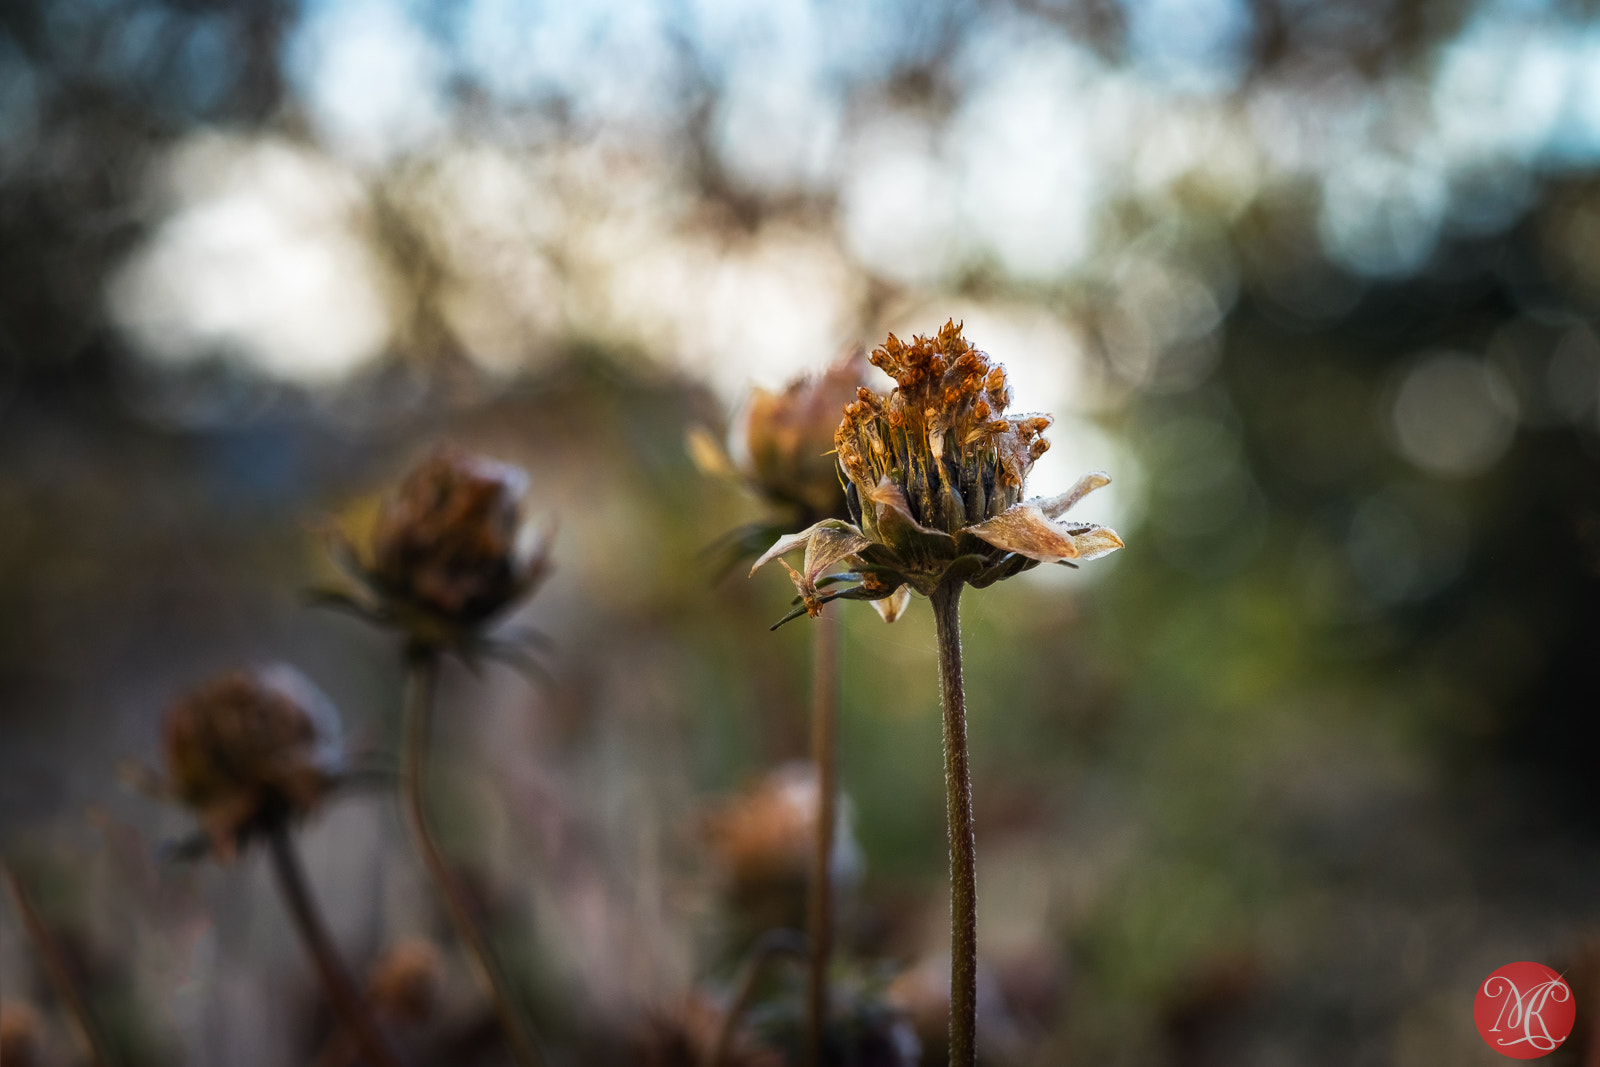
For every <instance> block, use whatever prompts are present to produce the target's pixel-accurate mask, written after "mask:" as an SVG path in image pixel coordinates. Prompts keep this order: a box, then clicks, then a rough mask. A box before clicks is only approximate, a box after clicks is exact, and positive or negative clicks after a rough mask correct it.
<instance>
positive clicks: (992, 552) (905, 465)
mask: <svg viewBox="0 0 1600 1067" xmlns="http://www.w3.org/2000/svg"><path fill="white" fill-rule="evenodd" d="M871 360H872V363H873V365H874V366H876V367H878V368H879V369H880V370H882V371H884V372H885V373H887V374H888V375H889V376H890V377H892V378H893V379H894V381H895V386H894V388H893V389H891V390H890V391H889V393H888V395H882V394H879V393H876V392H874V391H873V390H871V389H869V388H866V387H862V388H860V389H859V390H857V393H856V399H855V400H854V401H852V402H851V403H850V404H849V405H847V406H846V407H845V409H844V419H843V421H842V422H841V423H840V425H839V428H838V430H837V432H836V433H835V436H834V441H835V445H836V447H837V450H838V456H839V467H840V470H841V471H843V473H844V476H845V478H846V480H847V482H848V484H847V486H846V493H845V496H846V503H847V505H848V507H849V509H850V518H851V520H852V521H851V522H844V521H841V520H837V519H824V520H822V521H819V522H817V523H815V524H814V525H812V526H811V527H810V528H808V529H806V530H802V531H801V532H799V533H796V534H789V535H786V536H784V537H781V538H779V539H778V541H777V543H776V544H774V545H773V546H772V547H771V548H770V549H768V550H767V552H766V554H765V555H763V556H762V557H761V558H760V559H759V560H757V561H756V566H757V567H760V566H761V565H762V564H764V563H767V562H768V561H770V560H772V559H775V558H777V557H778V556H781V555H784V554H786V553H788V552H790V551H793V550H794V549H797V548H801V547H804V548H805V550H806V554H805V563H804V565H803V566H802V567H801V568H800V569H799V570H795V569H794V568H792V567H791V568H790V574H791V576H792V577H793V579H794V582H795V587H796V588H797V589H798V590H799V593H800V605H801V606H800V607H799V608H797V609H796V610H795V611H794V612H791V613H790V615H789V616H787V617H786V618H785V619H783V620H781V622H787V621H788V619H790V618H795V617H797V616H798V615H799V614H801V613H802V612H804V613H807V614H810V615H816V614H817V613H818V612H820V611H821V609H822V606H823V605H824V604H826V603H828V602H829V601H832V600H840V599H849V600H870V601H873V602H874V603H876V604H878V605H879V608H880V611H881V612H882V614H883V615H884V617H885V618H888V619H890V620H891V621H892V619H893V618H894V616H896V615H898V614H899V613H900V611H902V610H903V609H904V607H905V604H906V602H907V599H908V597H909V594H910V593H911V592H917V593H920V594H922V595H924V596H927V595H929V594H931V593H932V592H933V591H934V590H935V589H937V588H939V587H940V586H941V585H945V584H947V583H951V582H965V583H966V584H969V585H972V586H976V587H982V586H986V585H990V584H992V583H994V582H997V581H999V580H1001V579H1002V578H1009V577H1011V576H1012V575H1014V574H1019V573H1021V572H1022V571H1025V570H1029V569H1031V568H1033V567H1036V566H1038V565H1039V564H1040V563H1067V564H1069V565H1074V566H1075V565H1076V563H1077V562H1079V561H1083V560H1090V559H1095V558H1098V557H1100V556H1103V555H1106V554H1107V553H1109V552H1114V551H1116V550H1117V549H1119V548H1121V547H1122V539H1121V538H1120V537H1118V536H1117V535H1116V533H1115V532H1114V531H1112V530H1109V529H1106V528H1104V527H1101V526H1096V525H1094V524H1092V523H1079V522H1065V521H1058V520H1059V519H1060V517H1061V516H1062V515H1063V514H1064V513H1065V512H1066V511H1067V510H1068V509H1069V508H1070V507H1072V506H1073V505H1074V504H1076V503H1077V502H1078V501H1079V500H1080V499H1082V498H1083V496H1084V495H1086V494H1087V493H1089V492H1091V491H1093V490H1095V489H1098V488H1100V487H1101V486H1103V485H1106V484H1107V483H1109V482H1110V481H1111V479H1110V478H1108V477H1106V476H1105V475H1104V474H1100V473H1098V472H1097V473H1094V474H1089V475H1085V476H1084V477H1083V478H1082V479H1080V480H1079V481H1078V483H1077V484H1076V485H1075V486H1073V487H1072V489H1070V490H1069V491H1067V492H1066V493H1063V494H1062V495H1061V496H1058V497H1052V498H1049V499H1042V498H1035V499H1031V500H1025V499H1024V497H1023V491H1024V487H1025V484H1026V481H1027V477H1028V471H1029V470H1030V469H1031V468H1032V466H1033V464H1034V461H1035V460H1037V459H1038V458H1039V457H1040V456H1042V455H1044V453H1045V451H1046V450H1047V449H1048V448H1049V447H1050V445H1049V442H1048V441H1046V440H1045V438H1044V436H1043V434H1044V431H1045V430H1046V429H1047V428H1048V427H1049V426H1050V423H1051V419H1050V416H1048V415H1019V414H1007V413H1006V409H1007V408H1008V407H1009V406H1010V403H1011V388H1010V386H1009V385H1008V384H1007V382H1006V373H1005V368H1004V367H1002V366H1000V365H999V364H998V363H995V362H993V361H992V360H991V359H990V358H989V356H988V355H987V354H986V353H984V352H982V351H980V350H979V349H977V348H975V347H974V346H973V345H972V343H971V342H969V341H968V340H967V339H966V338H965V337H963V336H962V334H961V327H960V326H958V325H956V324H955V323H954V322H953V321H952V322H947V323H945V325H944V328H943V329H941V330H940V331H939V332H938V334H937V335H935V336H933V337H921V336H919V337H915V338H913V339H912V341H911V343H910V344H907V343H905V342H903V341H901V340H900V339H899V338H898V337H895V336H894V335H893V334H890V335H889V339H888V340H887V341H886V342H884V344H883V345H882V346H881V347H880V348H878V349H877V350H876V351H874V352H873V353H872V356H871ZM841 564H842V565H844V566H845V567H846V568H847V569H846V570H845V571H844V572H842V573H841V574H829V573H828V572H829V571H830V570H832V569H833V568H835V567H836V566H839V565H841ZM786 566H787V564H786ZM823 579H832V583H831V584H833V585H834V588H832V589H830V590H829V591H828V592H826V593H824V592H821V589H822V588H823V586H822V585H820V584H819V582H822V580H823ZM844 579H853V580H855V582H856V584H855V585H852V586H847V587H846V586H840V585H839V584H838V583H839V582H840V581H842V580H844ZM781 622H780V625H781Z"/></svg>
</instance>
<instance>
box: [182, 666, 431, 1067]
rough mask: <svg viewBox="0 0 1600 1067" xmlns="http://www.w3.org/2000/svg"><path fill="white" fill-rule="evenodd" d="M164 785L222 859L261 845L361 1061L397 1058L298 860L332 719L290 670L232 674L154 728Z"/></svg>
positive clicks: (338, 762)
mask: <svg viewBox="0 0 1600 1067" xmlns="http://www.w3.org/2000/svg"><path fill="white" fill-rule="evenodd" d="M162 736H163V749H164V755H165V757H166V762H167V773H168V776H169V788H170V791H171V792H172V794H173V795H174V796H176V797H177V798H178V799H179V800H181V801H182V802H183V803H184V804H186V805H187V806H188V807H189V808H190V809H191V810H192V811H194V813H195V815H196V817H197V818H199V820H200V821H201V823H202V825H203V826H204V828H205V832H206V835H207V837H208V838H209V840H210V842H211V844H212V851H213V852H214V853H215V854H216V855H217V856H218V858H220V859H227V858H229V857H231V856H233V855H234V853H235V851H236V850H237V849H238V848H240V847H242V846H243V845H246V844H248V843H250V842H251V841H253V840H255V839H258V838H259V839H264V840H265V841H266V842H267V845H268V848H269V850H270V853H271V856H272V864H273V872H274V873H275V874H276V876H277V879H278V886H279V889H280V890H281V891H282V893H283V897H284V901H285V903H286V904H287V905H288V907H289V914H290V917H291V919H292V920H293V921H294V924H295V928H296V929H297V930H298V931H299V933H300V937H301V940H302V941H303V942H304V944H305V946H306V950H307V952H308V953H309V954H310V956H311V959H312V963H313V964H314V965H315V967H316V970H317V974H318V976H319V977H320V978H321V980H322V984H323V987H324V989H325V990H326V991H327V994H328V999H329V1000H330V1001H331V1002H332V1004H333V1007H334V1010H335V1011H336V1012H337V1013H338V1015H339V1019H340V1022H341V1023H342V1024H343V1025H344V1027H345V1029H346V1030H347V1031H348V1032H349V1033H350V1034H351V1035H352V1036H353V1037H354V1039H355V1040H356V1042H357V1043H358V1044H359V1046H360V1048H361V1052H362V1055H363V1056H364V1057H365V1058H366V1059H367V1061H368V1062H369V1063H371V1064H374V1065H381V1067H394V1065H397V1064H398V1063H399V1062H400V1060H399V1057H398V1056H397V1055H396V1054H395V1052H394V1050H393V1048H392V1047H391V1046H390V1043H389V1040H388V1038H387V1037H386V1036H385V1035H384V1033H383V1032H382V1030H380V1029H379V1028H378V1025H377V1023H376V1021H374V1019H373V1017H372V1012H371V1010H370V1008H369V1007H368V1005H367V1003H366V1001H365V1000H364V999H363V998H362V996H361V993H360V992H359V991H358V990H357V988H356V985H355V982H354V980H353V979H352V978H351V977H350V974H349V971H348V970H346V968H345V966H344V963H343V961H342V960H341V959H340V958H339V955H338V951H337V949H336V948H335V947H334V944H333V938H332V937H331V936H330V935H329V933H328V929H327V924H326V923H325V922H324V921H323V919H322V915H321V913H320V912H319V911H318V910H317V906H316V903H315V902H314V901H313V899H312V897H311V891H310V888H309V886H308V885H307V884H306V878H305V871H304V870H303V869H302V867H301V864H300V857H299V853H298V852H297V851H296V849H295V845H294V839H293V837H292V834H291V829H292V827H293V825H294V824H295V823H296V822H297V821H298V820H300V819H302V818H304V817H306V816H308V815H310V814H312V813H313V812H315V811H316V810H317V808H318V807H319V806H320V804H321V802H322V800H323V798H324V797H325V796H326V795H327V794H328V792H329V791H330V789H331V788H332V786H333V785H334V784H335V782H336V781H337V776H338V773H339V770H340V768H341V767H342V764H343V753H342V747H341V741H340V729H339V718H338V715H337V713H336V712H335V711H334V709H333V706H332V704H330V703H329V702H328V700H327V698H326V697H324V696H323V695H322V694H321V693H320V692H319V691H318V690H317V688H316V687H315V686H314V685H312V684H311V682H310V681H308V680H307V679H306V678H305V677H304V676H302V675H301V674H299V672H297V671H295V670H294V669H293V668H291V667H286V666H281V665H279V666H273V667H268V668H265V669H261V670H255V671H235V672H232V673H230V674H226V675H223V676H222V677H220V678H217V679H215V680H213V681H211V682H208V683H206V684H204V685H202V686H200V687H198V688H196V689H194V690H193V691H191V692H190V693H188V694H186V695H185V696H183V697H182V698H180V699H179V700H178V701H177V702H176V703H174V704H173V705H172V707H171V709H170V710H169V711H168V713H167V718H166V723H165V727H164V730H163V735H162Z"/></svg>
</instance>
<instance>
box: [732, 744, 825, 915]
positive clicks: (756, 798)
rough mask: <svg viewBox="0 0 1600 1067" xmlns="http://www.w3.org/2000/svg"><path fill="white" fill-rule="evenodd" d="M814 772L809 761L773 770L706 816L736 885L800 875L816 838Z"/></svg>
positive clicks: (751, 885) (768, 882)
mask: <svg viewBox="0 0 1600 1067" xmlns="http://www.w3.org/2000/svg"><path fill="white" fill-rule="evenodd" d="M816 825H817V776H816V772H815V771H814V770H813V769H812V768H811V765H810V764H805V763H790V764H785V765H783V766H781V767H778V768H776V769H775V770H773V771H772V772H771V773H769V774H767V775H766V776H765V777H763V778H762V779H760V780H759V781H758V782H756V783H754V784H753V785H752V786H751V787H750V788H748V789H746V790H745V791H743V792H742V793H740V794H739V795H738V796H737V797H734V798H733V799H732V800H730V801H728V802H727V803H726V804H725V805H723V806H722V807H721V808H720V809H719V810H717V811H715V812H713V813H711V814H710V815H708V816H707V817H706V821H705V828H706V835H707V837H708V838H709V840H710V843H711V846H712V849H713V850H714V851H715V853H716V855H717V858H718V860H719V861H720V862H721V864H722V866H723V868H724V870H725V871H726V872H727V876H728V879H729V881H730V882H731V883H733V885H734V886H735V887H738V888H742V889H751V888H758V887H762V886H770V885H772V884H773V883H780V882H784V881H788V880H793V879H804V878H805V876H806V871H807V869H808V867H807V865H808V863H809V860H810V856H811V851H812V842H813V841H815V839H816Z"/></svg>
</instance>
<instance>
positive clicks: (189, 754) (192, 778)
mask: <svg viewBox="0 0 1600 1067" xmlns="http://www.w3.org/2000/svg"><path fill="white" fill-rule="evenodd" d="M162 743H163V749H164V755H165V758H166V764H167V773H168V776H169V778H170V780H171V788H172V792H173V793H174V794H175V795H176V796H177V797H178V799H180V800H181V801H183V802H184V803H185V804H187V805H188V806H189V807H190V808H193V809H194V811H195V814H196V815H198V816H199V818H200V821H201V824H202V825H203V826H204V827H205V830H206V833H207V834H208V835H209V836H210V838H211V844H212V847H213V849H214V850H215V852H216V853H217V855H218V856H219V857H221V858H224V859H226V858H228V857H229V856H231V855H232V854H233V851H234V849H235V848H236V846H237V845H239V844H241V843H243V842H244V841H246V840H247V839H248V838H249V837H250V836H251V835H252V834H253V833H255V832H256V831H258V830H261V829H265V828H266V827H268V826H270V825H271V824H273V823H274V822H275V821H277V820H282V819H288V818H291V817H294V816H301V815H306V814H309V813H310V812H311V811H313V810H314V809H315V808H316V806H317V804H318V803H319V802H320V801H321V800H322V797H323V796H324V794H326V792H327V791H328V789H329V788H330V787H331V786H332V785H333V783H334V781H335V780H336V778H337V776H338V774H339V771H340V768H341V763H342V747H341V740H340V730H339V718H338V715H337V713H335V711H334V710H333V706H332V705H331V704H330V703H329V702H328V699H327V698H326V697H325V696H323V695H322V693H321V692H320V691H318V689H317V688H316V686H314V685H312V684H311V682H310V681H308V680H307V679H306V678H305V677H304V676H303V675H302V674H300V673H299V672H298V671H296V670H295V669H294V668H292V667H287V666H283V665H276V666H272V667H268V668H264V669H261V670H252V671H234V672H232V673H230V674H225V675H223V676H222V677H220V678H217V679H214V680H213V681H210V682H208V683H206V684H205V685H202V686H200V687H199V688H197V689H195V690H193V691H192V692H190V693H188V694H186V695H185V696H183V697H182V698H180V699H179V700H178V701H177V703H175V704H174V705H173V706H172V708H171V710H169V711H168V712H167V718H166V724H165V728H164V731H163V737H162Z"/></svg>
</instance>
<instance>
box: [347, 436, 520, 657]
mask: <svg viewBox="0 0 1600 1067" xmlns="http://www.w3.org/2000/svg"><path fill="white" fill-rule="evenodd" d="M527 484H528V478H527V475H526V474H524V473H523V471H521V470H520V469H519V468H517V467H513V466H510V465H508V464H505V463H499V462H497V461H495V460H492V459H488V458H486V457H483V456H478V455H474V454H472V453H470V452H467V451H464V450H463V449H460V448H456V447H454V446H451V445H442V446H440V447H438V448H436V449H434V451H433V452H431V453H429V455H428V456H427V458H425V459H424V460H423V461H422V462H421V463H420V464H418V465H417V466H416V467H415V468H414V469H413V470H412V471H411V473H410V474H408V475H406V477H405V479H404V480H403V481H402V482H401V483H400V486H399V488H398V489H396V490H395V492H394V494H393V495H392V496H390V497H389V499H388V500H386V501H385V502H384V505H383V509H382V511H381V512H380V514H379V516H378V525H377V529H376V530H375V531H374V534H373V562H372V569H371V572H370V575H369V576H370V578H371V579H372V581H373V582H374V583H375V584H376V586H377V587H378V588H379V590H380V591H381V592H382V593H384V594H385V595H386V596H388V597H390V598H393V599H394V600H397V601H399V602H400V606H401V607H402V608H403V609H410V612H412V613H414V612H415V611H419V610H420V611H421V612H422V613H423V614H425V615H427V616H430V617H432V618H433V619H435V620H438V621H440V622H443V623H445V624H446V625H447V626H451V627H460V626H471V625H473V624H476V623H480V622H482V621H484V620H485V619H487V618H488V617H489V616H491V615H494V614H495V613H496V612H499V611H501V610H502V609H504V608H506V607H507V606H509V605H510V604H511V603H512V602H513V601H515V600H516V599H518V598H519V597H521V596H523V595H524V594H526V593H527V592H529V591H530V590H531V589H532V588H533V587H534V585H536V584H537V583H538V581H539V580H540V579H542V578H543V577H544V574H545V571H546V569H547V566H548V556H547V555H546V553H545V552H544V551H543V550H542V549H541V550H539V551H526V550H524V547H523V546H522V545H521V544H520V543H519V542H520V541H521V538H522V532H523V529H522V526H523V524H522V506H521V502H522V496H523V494H524V493H525V492H526V491H527Z"/></svg>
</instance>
